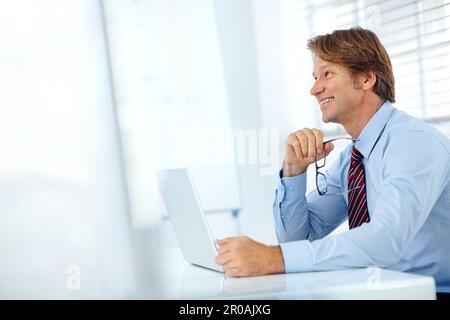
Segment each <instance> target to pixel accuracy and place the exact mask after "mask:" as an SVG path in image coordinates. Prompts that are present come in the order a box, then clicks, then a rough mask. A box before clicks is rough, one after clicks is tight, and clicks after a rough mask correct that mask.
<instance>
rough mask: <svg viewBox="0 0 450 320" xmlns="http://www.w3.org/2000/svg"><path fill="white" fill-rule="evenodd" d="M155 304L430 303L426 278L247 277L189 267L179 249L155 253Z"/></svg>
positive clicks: (386, 274)
mask: <svg viewBox="0 0 450 320" xmlns="http://www.w3.org/2000/svg"><path fill="white" fill-rule="evenodd" d="M159 261H161V262H162V265H161V279H160V280H161V281H162V287H163V292H161V297H160V298H161V299H274V300H275V299H435V298H436V287H435V283H434V279H433V278H432V277H425V276H419V275H413V274H408V273H403V272H396V271H390V270H384V269H379V268H375V267H371V268H364V269H351V270H342V271H327V272H308V273H292V274H279V275H269V276H262V277H249V278H228V277H226V276H225V275H224V274H222V273H219V272H215V271H211V270H208V269H204V268H200V267H197V266H193V265H190V264H188V263H186V262H185V260H184V259H183V256H182V255H181V252H180V251H179V250H163V251H161V252H160V253H159Z"/></svg>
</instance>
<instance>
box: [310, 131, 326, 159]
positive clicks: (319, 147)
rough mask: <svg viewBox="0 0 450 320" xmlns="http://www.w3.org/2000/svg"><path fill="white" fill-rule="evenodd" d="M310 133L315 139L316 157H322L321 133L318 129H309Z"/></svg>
mask: <svg viewBox="0 0 450 320" xmlns="http://www.w3.org/2000/svg"><path fill="white" fill-rule="evenodd" d="M311 131H312V133H313V134H314V136H315V137H316V151H317V154H318V155H322V153H324V150H323V133H322V131H320V130H318V129H311Z"/></svg>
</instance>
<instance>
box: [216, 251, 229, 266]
mask: <svg viewBox="0 0 450 320" xmlns="http://www.w3.org/2000/svg"><path fill="white" fill-rule="evenodd" d="M214 261H215V262H216V263H217V264H218V265H220V266H225V265H226V264H228V263H230V262H231V257H230V256H229V255H228V254H219V255H218V256H216V258H215V259H214Z"/></svg>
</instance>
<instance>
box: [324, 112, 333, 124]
mask: <svg viewBox="0 0 450 320" xmlns="http://www.w3.org/2000/svg"><path fill="white" fill-rule="evenodd" d="M322 122H324V123H329V122H333V121H332V119H331V118H330V117H329V116H326V115H324V114H323V113H322Z"/></svg>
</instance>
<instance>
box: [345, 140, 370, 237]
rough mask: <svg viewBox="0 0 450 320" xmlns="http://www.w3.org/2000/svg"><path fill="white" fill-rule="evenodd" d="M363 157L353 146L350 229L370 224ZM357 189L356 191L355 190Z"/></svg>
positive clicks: (349, 170) (350, 173) (349, 186)
mask: <svg viewBox="0 0 450 320" xmlns="http://www.w3.org/2000/svg"><path fill="white" fill-rule="evenodd" d="M362 159H363V155H362V154H361V153H360V152H359V151H358V149H356V148H355V146H353V148H352V159H351V163H350V168H349V169H348V190H352V189H354V190H352V191H350V192H349V193H348V207H347V208H348V225H349V227H350V229H353V228H356V227H359V226H360V225H361V224H363V223H364V222H369V221H370V217H369V210H368V208H367V198H366V176H365V174H364V164H363V163H362ZM355 188H356V189H355Z"/></svg>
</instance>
